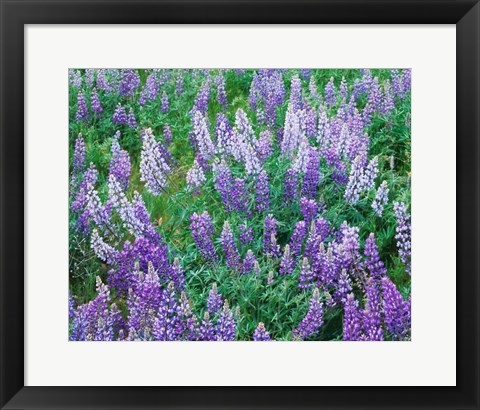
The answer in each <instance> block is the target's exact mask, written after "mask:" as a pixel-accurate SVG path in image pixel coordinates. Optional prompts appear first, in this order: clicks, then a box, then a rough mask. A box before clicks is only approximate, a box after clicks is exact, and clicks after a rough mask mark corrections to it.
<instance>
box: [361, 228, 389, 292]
mask: <svg viewBox="0 0 480 410" xmlns="http://www.w3.org/2000/svg"><path fill="white" fill-rule="evenodd" d="M365 264H366V265H367V268H368V271H369V273H370V276H371V277H372V278H373V279H374V280H375V282H376V283H379V282H380V279H381V278H382V277H383V276H385V275H386V273H387V270H386V269H385V266H384V264H383V262H382V261H381V259H380V256H379V254H378V248H377V243H376V241H375V235H374V234H373V233H371V234H370V235H369V236H368V238H367V240H366V241H365Z"/></svg>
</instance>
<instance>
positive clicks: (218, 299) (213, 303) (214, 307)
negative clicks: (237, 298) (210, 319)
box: [207, 283, 223, 314]
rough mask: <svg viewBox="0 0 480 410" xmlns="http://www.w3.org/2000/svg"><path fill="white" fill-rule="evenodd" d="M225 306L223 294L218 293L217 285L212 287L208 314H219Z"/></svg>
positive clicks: (208, 302)
mask: <svg viewBox="0 0 480 410" xmlns="http://www.w3.org/2000/svg"><path fill="white" fill-rule="evenodd" d="M222 306H223V299H222V294H221V293H219V292H218V288H217V284H216V283H214V284H213V285H212V289H211V290H210V293H209V295H208V300H207V309H208V312H209V313H211V314H214V313H216V312H218V311H219V310H220V309H221V308H222Z"/></svg>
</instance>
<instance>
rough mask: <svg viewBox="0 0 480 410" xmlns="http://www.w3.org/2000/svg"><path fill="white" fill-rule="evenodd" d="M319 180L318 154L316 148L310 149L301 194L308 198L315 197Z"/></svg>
mask: <svg viewBox="0 0 480 410" xmlns="http://www.w3.org/2000/svg"><path fill="white" fill-rule="evenodd" d="M319 181H320V156H319V154H318V151H317V150H316V149H311V150H310V151H309V153H308V162H307V169H306V171H305V176H304V178H303V186H302V196H303V197H306V198H308V199H315V198H316V196H317V187H318V183H319Z"/></svg>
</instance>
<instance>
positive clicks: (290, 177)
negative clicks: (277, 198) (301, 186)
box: [283, 168, 298, 204]
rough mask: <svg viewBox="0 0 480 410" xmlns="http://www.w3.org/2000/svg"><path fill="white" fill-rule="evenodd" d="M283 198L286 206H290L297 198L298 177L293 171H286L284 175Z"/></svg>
mask: <svg viewBox="0 0 480 410" xmlns="http://www.w3.org/2000/svg"><path fill="white" fill-rule="evenodd" d="M283 196H284V198H285V201H286V202H287V204H291V203H293V202H295V201H296V199H297V198H298V176H297V173H296V172H295V171H294V170H293V169H291V168H290V169H287V172H286V174H285V188H284V193H283Z"/></svg>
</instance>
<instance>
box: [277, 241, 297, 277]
mask: <svg viewBox="0 0 480 410" xmlns="http://www.w3.org/2000/svg"><path fill="white" fill-rule="evenodd" d="M294 268H295V259H294V258H293V257H292V254H291V253H290V246H289V245H285V249H284V251H283V256H282V260H281V261H280V269H279V271H278V273H280V274H281V275H290V274H291V273H292V272H293V269H294Z"/></svg>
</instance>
